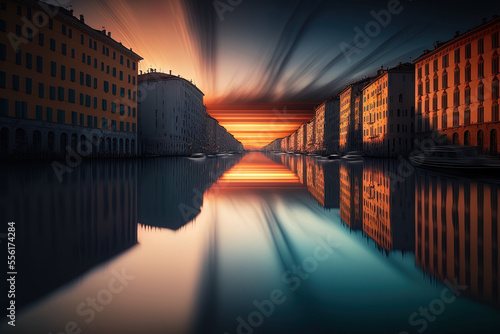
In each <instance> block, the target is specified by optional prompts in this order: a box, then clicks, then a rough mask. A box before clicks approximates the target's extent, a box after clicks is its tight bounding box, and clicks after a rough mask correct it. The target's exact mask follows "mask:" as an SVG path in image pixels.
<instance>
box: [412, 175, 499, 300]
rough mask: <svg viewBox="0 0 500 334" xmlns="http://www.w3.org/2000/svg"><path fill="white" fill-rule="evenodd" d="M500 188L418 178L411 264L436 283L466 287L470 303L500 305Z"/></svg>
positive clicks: (486, 184)
mask: <svg viewBox="0 0 500 334" xmlns="http://www.w3.org/2000/svg"><path fill="white" fill-rule="evenodd" d="M498 208H500V188H499V187H498V185H494V184H489V183H481V182H475V181H474V180H467V179H449V178H444V177H440V176H439V175H433V174H429V173H424V172H418V174H417V178H416V184H415V230H416V235H415V244H416V247H415V262H416V264H417V265H418V266H419V267H421V268H422V269H423V270H424V271H425V272H427V273H428V274H429V275H431V276H433V277H435V278H437V279H438V280H441V281H444V280H448V281H450V282H454V281H455V279H456V280H457V281H458V284H459V285H465V286H467V287H468V288H467V290H466V291H465V293H466V294H467V295H469V296H471V297H473V298H477V299H479V300H482V301H485V302H490V303H493V304H496V305H500V299H499V289H500V282H499V280H498V278H499V276H500V270H499V269H500V257H499V256H498V255H499V248H498V246H499V243H500V230H499V228H498V225H499V222H500V213H499V209H498Z"/></svg>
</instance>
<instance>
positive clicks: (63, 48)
mask: <svg viewBox="0 0 500 334" xmlns="http://www.w3.org/2000/svg"><path fill="white" fill-rule="evenodd" d="M61 53H62V54H63V55H66V54H67V47H66V43H62V44H61Z"/></svg>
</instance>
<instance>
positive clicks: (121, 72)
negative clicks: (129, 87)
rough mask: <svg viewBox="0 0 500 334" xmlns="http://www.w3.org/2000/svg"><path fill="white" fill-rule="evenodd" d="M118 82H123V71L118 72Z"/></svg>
mask: <svg viewBox="0 0 500 334" xmlns="http://www.w3.org/2000/svg"><path fill="white" fill-rule="evenodd" d="M120 80H123V71H120Z"/></svg>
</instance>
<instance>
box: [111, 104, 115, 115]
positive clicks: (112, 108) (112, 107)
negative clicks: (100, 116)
mask: <svg viewBox="0 0 500 334" xmlns="http://www.w3.org/2000/svg"><path fill="white" fill-rule="evenodd" d="M111 112H112V113H113V114H114V113H116V103H115V102H111Z"/></svg>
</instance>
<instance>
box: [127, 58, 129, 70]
mask: <svg viewBox="0 0 500 334" xmlns="http://www.w3.org/2000/svg"><path fill="white" fill-rule="evenodd" d="M127 67H128V68H130V59H127Z"/></svg>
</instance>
